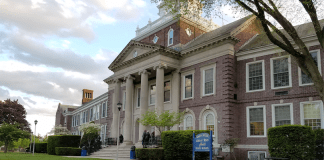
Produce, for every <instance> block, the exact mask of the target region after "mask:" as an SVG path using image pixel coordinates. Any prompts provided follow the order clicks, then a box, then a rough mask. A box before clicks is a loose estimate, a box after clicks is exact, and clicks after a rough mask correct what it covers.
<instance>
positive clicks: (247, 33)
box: [234, 19, 262, 51]
mask: <svg viewBox="0 0 324 160" xmlns="http://www.w3.org/2000/svg"><path fill="white" fill-rule="evenodd" d="M261 31H262V26H261V24H260V21H259V20H258V19H255V20H254V21H253V22H252V23H251V24H250V25H249V26H248V27H247V28H246V29H244V30H243V31H241V32H240V33H239V34H237V35H236V36H235V38H237V39H239V40H240V42H238V43H236V44H235V47H234V49H235V51H237V50H238V49H239V48H240V47H241V46H242V45H243V44H244V43H245V42H246V41H248V40H249V39H251V38H252V37H253V36H254V35H256V34H260V33H261Z"/></svg>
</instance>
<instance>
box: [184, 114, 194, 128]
mask: <svg viewBox="0 0 324 160" xmlns="http://www.w3.org/2000/svg"><path fill="white" fill-rule="evenodd" d="M193 123H194V121H193V118H192V115H190V114H189V115H187V116H186V117H185V119H184V130H192V129H193Z"/></svg>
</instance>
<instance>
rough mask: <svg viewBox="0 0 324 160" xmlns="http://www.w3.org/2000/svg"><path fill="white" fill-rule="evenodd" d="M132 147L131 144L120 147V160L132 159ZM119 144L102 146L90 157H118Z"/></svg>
mask: <svg viewBox="0 0 324 160" xmlns="http://www.w3.org/2000/svg"><path fill="white" fill-rule="evenodd" d="M130 148H131V146H124V147H120V148H119V149H118V160H125V159H130ZM116 156H117V146H110V147H106V148H102V149H100V150H99V151H97V152H94V153H92V154H91V155H90V156H88V157H89V158H100V159H116Z"/></svg>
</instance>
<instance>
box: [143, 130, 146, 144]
mask: <svg viewBox="0 0 324 160" xmlns="http://www.w3.org/2000/svg"><path fill="white" fill-rule="evenodd" d="M145 135H146V130H144V132H143V135H142V145H143V148H145V144H144V141H145Z"/></svg>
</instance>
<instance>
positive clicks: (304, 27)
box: [238, 19, 324, 52]
mask: <svg viewBox="0 0 324 160" xmlns="http://www.w3.org/2000/svg"><path fill="white" fill-rule="evenodd" d="M320 24H321V27H323V26H324V19H322V20H320ZM295 28H296V31H297V33H298V35H299V37H300V38H304V37H308V36H311V35H316V33H315V29H314V26H313V23H312V22H310V23H304V24H301V25H297V26H295ZM281 32H283V34H285V36H286V37H287V38H288V39H289V40H290V41H291V40H292V38H291V37H290V36H289V35H288V34H287V32H285V31H284V30H283V29H281ZM272 34H273V35H274V36H275V37H276V38H278V39H279V40H281V38H280V37H279V36H278V35H277V34H276V33H274V32H273V33H272ZM281 41H282V40H281ZM271 44H272V42H271V41H270V40H269V38H268V36H267V35H266V34H265V33H263V34H260V35H257V36H256V37H254V38H253V39H252V40H251V41H249V42H248V43H247V44H245V45H244V46H243V47H242V48H240V50H239V51H238V52H243V51H247V50H252V49H254V48H259V47H262V46H267V45H271Z"/></svg>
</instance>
